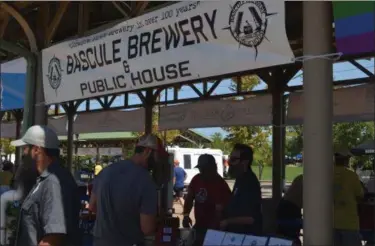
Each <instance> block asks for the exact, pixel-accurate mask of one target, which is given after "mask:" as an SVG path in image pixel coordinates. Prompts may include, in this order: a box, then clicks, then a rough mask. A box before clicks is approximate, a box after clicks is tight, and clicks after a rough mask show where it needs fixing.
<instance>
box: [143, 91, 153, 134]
mask: <svg viewBox="0 0 375 246" xmlns="http://www.w3.org/2000/svg"><path fill="white" fill-rule="evenodd" d="M144 105H145V114H146V115H145V121H146V122H145V133H146V134H150V133H152V128H153V114H154V111H153V107H154V94H153V93H152V89H148V90H146V100H145V102H144Z"/></svg>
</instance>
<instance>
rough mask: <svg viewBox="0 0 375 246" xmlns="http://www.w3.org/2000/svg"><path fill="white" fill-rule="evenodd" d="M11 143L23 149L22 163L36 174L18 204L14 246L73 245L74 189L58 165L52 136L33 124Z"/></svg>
mask: <svg viewBox="0 0 375 246" xmlns="http://www.w3.org/2000/svg"><path fill="white" fill-rule="evenodd" d="M11 144H12V145H13V146H15V147H23V149H24V155H25V158H24V162H30V163H31V164H32V165H35V167H36V170H37V171H38V175H39V176H38V178H37V181H36V184H35V185H34V187H33V188H32V189H31V190H30V192H29V193H28V194H27V195H26V197H25V198H24V199H23V201H22V206H21V211H20V217H19V223H18V229H17V237H16V246H24V245H38V246H47V245H59V246H60V245H64V246H65V245H68V246H70V245H77V244H78V224H79V210H80V201H79V193H78V187H77V184H76V182H75V180H74V178H73V176H72V175H71V174H70V172H69V171H68V170H66V169H65V168H63V167H62V166H61V165H60V164H59V154H60V153H59V152H60V151H59V140H58V138H57V135H56V133H55V132H54V131H53V130H52V129H50V128H48V127H47V126H41V125H34V126H32V127H30V128H29V129H28V130H27V131H26V133H25V135H24V136H23V137H22V138H21V139H18V140H15V141H13V142H11ZM30 163H29V164H30ZM24 164H25V163H24ZM24 164H22V165H24Z"/></svg>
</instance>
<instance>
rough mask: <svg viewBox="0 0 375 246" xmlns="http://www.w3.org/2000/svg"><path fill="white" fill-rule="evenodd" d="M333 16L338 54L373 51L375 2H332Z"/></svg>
mask: <svg viewBox="0 0 375 246" xmlns="http://www.w3.org/2000/svg"><path fill="white" fill-rule="evenodd" d="M333 15H334V19H335V33H336V48H337V51H338V52H342V53H343V54H344V55H353V54H360V53H367V52H373V51H375V1H334V2H333Z"/></svg>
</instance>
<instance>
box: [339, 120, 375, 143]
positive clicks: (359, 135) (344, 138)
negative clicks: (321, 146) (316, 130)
mask: <svg viewBox="0 0 375 246" xmlns="http://www.w3.org/2000/svg"><path fill="white" fill-rule="evenodd" d="M332 130H333V146H334V149H335V150H340V149H351V148H353V147H355V146H357V145H359V144H361V143H363V142H365V141H367V140H370V139H374V122H350V123H338V124H334V125H333V129H332Z"/></svg>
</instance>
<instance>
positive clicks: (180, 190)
mask: <svg viewBox="0 0 375 246" xmlns="http://www.w3.org/2000/svg"><path fill="white" fill-rule="evenodd" d="M173 190H174V192H175V193H176V197H184V187H174V188H173Z"/></svg>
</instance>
